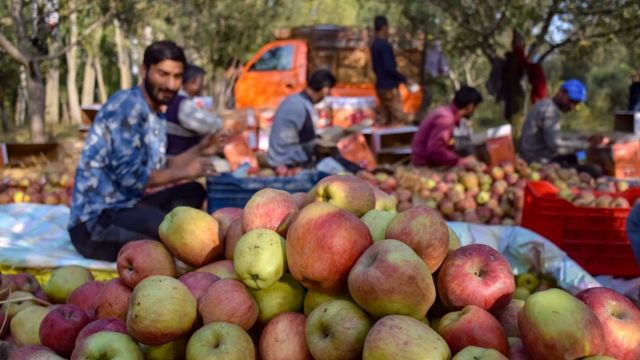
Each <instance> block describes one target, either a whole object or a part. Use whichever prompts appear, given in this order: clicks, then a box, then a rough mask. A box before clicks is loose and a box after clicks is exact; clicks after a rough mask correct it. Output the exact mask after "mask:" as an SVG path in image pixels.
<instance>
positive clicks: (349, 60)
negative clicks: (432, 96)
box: [235, 25, 422, 114]
mask: <svg viewBox="0 0 640 360" xmlns="http://www.w3.org/2000/svg"><path fill="white" fill-rule="evenodd" d="M285 32H286V34H285V35H284V36H283V38H282V39H279V40H275V41H272V42H269V43H267V44H265V45H264V46H262V47H261V48H260V50H259V51H258V52H257V53H256V54H255V55H254V56H252V57H251V59H250V60H249V61H248V62H247V63H246V64H245V66H244V68H243V71H242V74H241V75H240V76H239V77H238V80H237V82H236V85H235V99H236V107H238V108H239V109H276V108H277V107H278V105H279V104H280V102H281V101H282V100H283V99H284V98H285V97H287V96H288V95H291V94H293V93H296V92H300V91H302V90H303V89H305V88H306V85H307V84H306V80H307V77H308V75H309V74H311V73H312V72H313V71H315V70H317V69H327V70H331V72H332V73H333V74H334V75H335V76H336V79H337V84H336V86H335V87H334V89H333V90H332V93H331V96H332V97H376V91H375V74H374V73H373V70H372V66H371V56H370V51H369V44H370V43H371V40H372V34H371V32H370V31H368V30H366V29H355V28H348V27H341V26H333V25H322V26H310V27H300V28H294V29H291V30H287V31H285ZM392 43H393V39H392ZM405 43H406V42H405ZM421 55H422V51H421V50H420V49H404V50H403V49H401V48H400V47H396V58H397V60H398V67H399V70H400V71H401V72H403V73H404V74H405V75H407V76H408V77H409V78H411V79H413V80H414V81H416V82H419V80H420V77H421V76H420V75H421V69H422V66H421V65H422V61H421V60H422V56H421ZM415 59H418V61H415ZM400 92H401V96H402V102H403V109H404V111H405V113H408V114H415V113H417V112H418V110H419V109H420V104H421V101H422V91H414V92H410V91H409V90H408V89H407V88H406V87H405V86H404V85H402V86H401V87H400Z"/></svg>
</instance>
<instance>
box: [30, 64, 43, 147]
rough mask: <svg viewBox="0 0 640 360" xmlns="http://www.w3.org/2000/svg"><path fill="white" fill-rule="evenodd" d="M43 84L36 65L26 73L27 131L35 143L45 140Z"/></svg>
mask: <svg viewBox="0 0 640 360" xmlns="http://www.w3.org/2000/svg"><path fill="white" fill-rule="evenodd" d="M44 96H45V94H44V82H43V80H42V76H41V75H40V70H39V69H38V66H37V65H35V64H34V65H33V66H32V69H30V71H27V99H28V101H27V110H28V112H29V129H30V130H31V141H32V142H35V143H40V142H44V141H45V140H46V138H45V134H44Z"/></svg>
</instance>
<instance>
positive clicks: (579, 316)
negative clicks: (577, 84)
mask: <svg viewBox="0 0 640 360" xmlns="http://www.w3.org/2000/svg"><path fill="white" fill-rule="evenodd" d="M518 326H519V328H520V334H521V335H522V336H521V338H522V342H523V343H524V345H525V347H526V349H527V352H528V353H529V355H531V358H532V359H578V358H584V357H586V356H590V355H598V354H602V353H603V352H604V350H606V345H605V337H604V330H603V327H602V323H601V322H600V320H599V319H598V317H597V316H596V315H595V313H594V312H593V311H592V310H591V309H590V308H589V307H588V306H587V305H586V304H585V303H583V302H582V301H580V300H578V299H577V298H575V297H573V296H572V295H571V294H569V293H568V292H566V291H564V290H560V289H549V290H544V291H539V292H537V293H535V294H531V296H529V297H528V298H527V300H526V302H525V304H524V308H522V310H520V313H519V314H518Z"/></svg>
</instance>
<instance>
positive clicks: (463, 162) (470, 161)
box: [458, 155, 478, 165]
mask: <svg viewBox="0 0 640 360" xmlns="http://www.w3.org/2000/svg"><path fill="white" fill-rule="evenodd" d="M477 162H478V159H477V158H476V157H475V156H473V155H469V156H466V157H463V158H462V159H460V160H458V165H470V164H475V163H477Z"/></svg>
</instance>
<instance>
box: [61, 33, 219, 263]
mask: <svg viewBox="0 0 640 360" xmlns="http://www.w3.org/2000/svg"><path fill="white" fill-rule="evenodd" d="M185 64H186V58H185V55H184V52H183V50H182V48H180V47H179V46H177V45H176V44H175V43H173V42H171V41H158V42H155V43H153V44H151V45H149V47H147V48H146V49H145V52H144V58H143V64H142V67H141V72H140V75H141V80H142V81H141V84H140V85H137V86H135V87H133V88H131V89H127V90H122V91H119V92H117V93H115V94H114V95H113V96H111V97H110V98H109V100H108V101H107V103H106V104H105V105H104V106H103V107H102V108H101V109H100V111H99V112H98V114H97V115H96V118H95V120H94V122H93V124H92V126H91V128H90V130H89V133H88V135H87V138H86V140H85V144H84V148H83V151H82V157H81V159H80V162H79V163H78V167H77V169H76V176H75V182H74V188H73V195H72V204H71V218H70V222H69V226H68V228H69V234H70V236H71V241H72V243H73V245H74V246H75V248H76V249H77V250H78V252H79V253H80V254H82V255H83V256H85V257H88V258H93V259H99V260H108V261H113V260H115V259H116V257H117V254H118V251H119V250H120V248H121V247H122V246H123V245H124V244H126V243H127V242H129V241H132V240H139V239H156V240H159V236H158V226H159V225H160V223H161V222H162V220H163V219H164V217H165V215H166V214H167V213H168V212H169V211H171V210H172V209H173V208H175V207H177V206H190V207H194V208H201V207H202V204H203V202H204V199H205V196H206V193H205V190H204V188H203V187H202V186H201V185H200V184H199V183H197V182H195V181H194V180H195V179H196V178H198V177H201V176H203V175H208V174H213V173H215V168H214V167H213V164H212V162H211V160H210V159H209V157H208V156H210V155H212V154H213V153H215V152H216V151H217V150H218V147H219V145H220V144H218V143H217V142H216V141H217V140H218V138H217V136H216V134H211V135H207V136H205V137H204V138H203V139H202V140H201V141H200V142H199V143H198V145H196V146H193V147H192V148H191V149H189V150H188V151H185V152H183V153H181V154H179V155H177V156H174V157H167V156H166V153H165V151H166V143H167V134H166V120H165V116H164V114H163V112H162V110H163V109H165V108H166V105H167V104H169V103H170V102H171V101H172V100H173V98H174V97H175V96H176V94H177V93H178V90H179V89H180V86H181V85H182V75H183V72H184V68H185ZM178 182H180V183H181V184H180V185H176V186H172V187H168V188H166V189H164V190H161V191H158V192H155V193H153V194H151V195H149V194H148V192H147V189H149V188H158V187H163V186H170V185H171V184H175V183H178Z"/></svg>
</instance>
